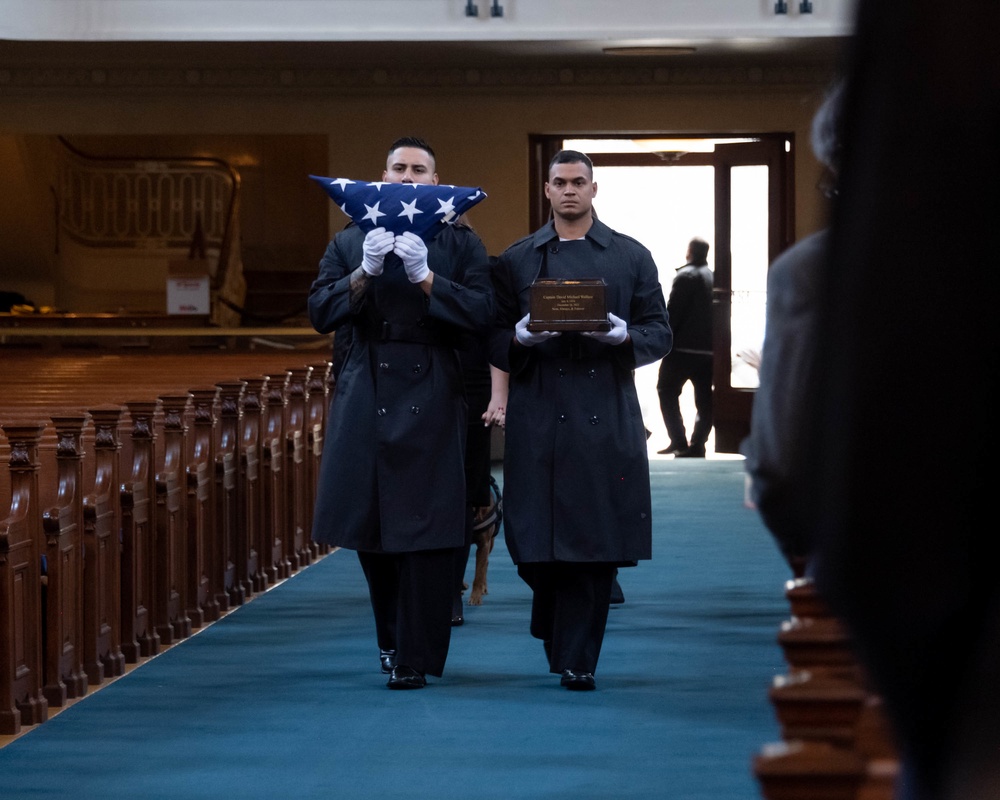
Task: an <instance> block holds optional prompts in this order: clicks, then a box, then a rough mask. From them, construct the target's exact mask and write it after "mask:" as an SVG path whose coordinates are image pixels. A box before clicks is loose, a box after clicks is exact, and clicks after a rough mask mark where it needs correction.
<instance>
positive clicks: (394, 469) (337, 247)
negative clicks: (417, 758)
mask: <svg viewBox="0 0 1000 800" xmlns="http://www.w3.org/2000/svg"><path fill="white" fill-rule="evenodd" d="M382 180H383V181H384V182H387V183H414V184H420V183H423V184H436V183H438V176H437V173H436V171H435V157H434V152H433V151H432V150H431V148H430V146H429V145H428V144H427V143H426V142H424V141H422V140H420V139H414V138H406V139H400V140H398V141H396V142H394V143H393V145H392V147H391V148H390V150H389V155H388V158H387V160H386V168H385V171H384V172H383V174H382ZM309 314H310V319H311V321H312V323H313V326H314V327H315V328H316V330H318V331H319V332H321V333H329V332H330V331H333V330H334V329H336V328H338V327H339V326H341V325H342V324H343V323H345V322H349V323H351V330H352V336H351V343H350V347H349V349H348V351H347V353H346V356H345V357H344V363H343V367H342V368H341V370H340V373H339V375H338V376H337V388H336V392H335V395H334V399H333V401H332V402H331V406H330V416H329V422H328V426H327V431H326V436H325V438H324V445H323V461H322V466H321V470H320V485H319V495H318V499H317V503H316V513H315V521H314V525H313V533H312V535H313V538H314V539H315V540H316V541H317V542H322V543H325V544H330V545H335V546H338V547H343V548H346V549H350V550H355V551H357V553H358V559H359V560H360V562H361V566H362V568H363V570H364V573H365V577H366V579H367V580H368V588H369V593H370V596H371V603H372V610H373V612H374V615H375V627H376V634H377V638H378V646H379V651H380V660H381V668H382V671H383V672H386V673H389V675H390V677H389V683H388V685H389V687H390V688H392V689H417V688H422V687H423V686H424V685H426V678H425V675H434V676H440V675H441V674H442V672H443V670H444V664H445V659H446V657H447V654H448V646H449V643H450V638H451V617H452V599H453V598H452V595H453V591H452V588H453V586H454V575H455V569H456V568H455V563H456V557H457V553H458V551H459V550H460V549H461V548H462V547H463V546H464V544H465V541H466V497H465V467H464V462H465V436H466V400H465V395H464V389H463V382H462V370H461V366H460V363H459V356H458V348H460V347H461V346H463V337H465V336H469V335H478V336H483V335H485V334H486V333H487V331H488V328H489V323H490V320H491V319H492V315H493V299H492V292H491V289H490V279H489V260H488V257H487V254H486V249H485V248H484V246H483V244H482V242H481V241H480V239H479V237H478V236H477V235H476V234H475V233H474V232H473V231H472V229H471V228H469V227H468V226H466V225H463V224H461V223H460V222H459V223H456V224H453V225H450V226H447V227H444V228H443V229H442V230H440V232H439V233H437V235H436V236H435V237H434V238H432V239H431V241H430V242H424V241H423V240H422V239H421V238H420V237H419V236H417V235H415V234H414V233H412V232H410V231H407V232H405V233H402V234H399V235H394V234H393V233H392V232H390V231H386V230H385V229H384V228H375V229H373V230H371V231H370V232H368V233H367V234H365V233H364V232H362V230H361V229H360V228H359V227H357V226H354V225H351V226H348V227H347V228H345V229H344V230H343V231H341V232H340V233H338V234H337V236H336V237H335V238H334V240H333V241H332V242H331V243H330V245H329V247H328V248H327V250H326V253H325V255H324V256H323V259H322V260H321V262H320V271H319V277H318V278H317V280H316V281H315V282H314V283H313V286H312V289H311V290H310V294H309Z"/></svg>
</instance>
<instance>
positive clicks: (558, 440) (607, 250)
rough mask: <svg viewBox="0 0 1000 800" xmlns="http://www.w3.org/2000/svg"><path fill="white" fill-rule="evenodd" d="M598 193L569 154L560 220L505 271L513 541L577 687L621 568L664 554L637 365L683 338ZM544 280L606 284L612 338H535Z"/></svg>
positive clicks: (554, 655) (501, 288)
mask: <svg viewBox="0 0 1000 800" xmlns="http://www.w3.org/2000/svg"><path fill="white" fill-rule="evenodd" d="M596 194H597V184H596V183H595V182H594V172H593V164H592V162H591V160H590V158H589V157H588V156H587V155H586V154H584V153H580V152H577V151H574V150H563V151H560V152H559V153H557V154H556V155H555V157H554V158H553V159H552V161H551V162H550V164H549V174H548V181H547V182H546V184H545V195H546V197H547V198H548V199H549V201H550V203H551V204H552V212H553V216H552V219H551V220H550V221H549V222H548V223H547V224H546V225H544V226H543V227H542V228H540V229H539V230H538V231H536V232H535V233H533V234H531V235H530V236H527V237H525V238H523V239H521V240H519V241H517V242H515V243H514V244H512V245H511V246H510V247H508V248H507V249H506V250H505V251H504V252H503V253H502V254H501V255H500V257H499V259H498V260H497V264H496V266H495V268H494V270H493V285H494V293H495V296H496V306H497V319H496V323H495V330H494V334H493V336H492V346H491V355H490V360H491V363H493V365H494V366H496V367H498V368H499V369H501V370H502V371H504V372H506V373H508V375H509V392H508V402H507V410H506V428H505V430H506V433H505V446H504V538H505V541H506V544H507V549H508V551H509V552H510V555H511V558H512V559H513V561H514V563H515V564H516V565H517V571H518V575H519V576H520V577H521V578H522V580H524V581H525V583H527V584H528V586H529V587H530V588H531V590H532V608H531V624H530V631H531V635H532V636H534V637H535V638H537V639H540V640H542V644H543V647H544V651H545V654H546V656H547V658H548V662H549V670H550V672H552V673H555V674H557V675H559V676H560V683H561V685H562V686H564V687H566V688H567V689H570V690H589V689H593V688H595V686H596V682H595V678H594V673H595V671H596V669H597V663H598V658H599V656H600V651H601V646H602V643H603V640H604V632H605V627H606V625H607V619H608V609H609V605H610V600H611V591H612V585H613V582H614V577H615V570H616V567H618V566H624V565H626V564H628V565H634V564H635V563H636V562H637V561H638V560H640V559H648V558H650V557H651V555H652V553H651V548H652V522H651V515H650V506H651V501H650V488H649V463H648V460H647V456H646V435H645V429H644V426H643V424H642V415H641V411H640V408H639V401H638V397H637V396H636V390H635V383H634V380H633V370H634V369H635V368H636V367H637V366H641V365H643V364H649V363H652V362H654V361H656V360H657V359H660V358H662V357H663V355H664V354H665V353H666V352H667V351H668V350H669V349H670V342H671V334H670V326H669V324H668V322H667V310H666V303H665V302H664V299H663V290H662V288H661V287H660V283H659V280H658V277H657V270H656V264H655V263H654V262H653V258H652V256H651V255H650V253H649V251H648V250H647V249H646V248H645V247H643V246H642V245H641V244H639V243H638V242H637V241H635V240H634V239H631V238H629V237H628V236H624V235H622V234H619V233H617V232H615V231H613V230H612V229H611V228H609V227H608V226H607V225H605V224H604V223H602V222H600V221H599V220H598V219H596V218H595V217H594V214H593V201H594V197H595V196H596ZM536 278H554V279H558V278H569V279H596V278H603V279H604V280H605V282H606V284H607V289H606V296H607V298H608V312H609V313H608V322H609V326H610V330H607V331H588V332H565V333H561V332H558V331H532V330H529V329H528V323H529V320H530V315H529V313H528V304H529V296H530V292H529V287H530V285H531V284H532V282H533V281H535V279H536Z"/></svg>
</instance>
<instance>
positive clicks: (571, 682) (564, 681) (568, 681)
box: [559, 669, 597, 692]
mask: <svg viewBox="0 0 1000 800" xmlns="http://www.w3.org/2000/svg"><path fill="white" fill-rule="evenodd" d="M559 685H560V686H565V687H566V688H567V689H569V690H570V691H574V692H588V691H590V690H591V689H596V688H597V684H596V683H595V682H594V673H592V672H577V671H576V670H575V669H564V670H563V671H562V678H560V679H559Z"/></svg>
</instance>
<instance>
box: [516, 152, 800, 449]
mask: <svg viewBox="0 0 1000 800" xmlns="http://www.w3.org/2000/svg"><path fill="white" fill-rule="evenodd" d="M530 146H531V159H530V169H531V172H530V176H529V183H530V190H531V202H530V204H529V213H530V219H529V225H530V229H531V230H535V229H536V228H538V227H540V226H541V225H543V224H544V223H545V222H546V220H547V219H548V215H549V207H548V203H547V201H546V200H545V195H544V191H543V187H544V184H545V180H546V178H547V174H548V162H549V160H550V159H551V157H552V156H553V155H554V154H555V153H556V152H557V151H558V150H559V149H561V148H562V147H564V146H565V147H570V148H572V149H579V150H582V151H583V152H586V153H587V154H588V155H589V156H590V157H591V159H592V160H593V162H594V170H595V180H596V181H597V183H598V194H597V198H596V200H595V204H594V208H595V210H596V211H597V213H598V215H599V216H600V218H601V219H602V220H603V221H605V222H606V223H608V224H609V225H610V226H611V227H612V228H615V229H616V230H618V231H620V232H621V233H625V234H628V235H629V236H633V237H634V238H636V239H638V240H639V241H640V242H642V243H643V244H644V245H646V247H648V248H649V249H650V250H651V251H652V253H653V257H654V259H655V260H656V263H657V266H658V267H659V270H660V282H661V284H662V285H663V290H664V293H669V291H670V284H671V282H672V280H673V276H674V274H675V268H676V267H679V266H681V265H682V264H683V263H684V258H683V256H684V253H685V251H686V247H687V243H688V242H689V241H690V239H691V237H692V236H693V235H701V236H703V237H704V238H706V239H708V240H710V244H711V250H710V252H709V265H710V266H712V267H713V270H714V273H715V291H714V322H715V328H714V332H715V334H714V349H715V361H714V370H715V378H714V383H715V427H714V431H713V434H712V438H713V439H714V450H715V452H718V453H737V452H739V445H740V442H741V441H742V439H743V438H744V437H745V436H746V435H747V434H748V433H749V431H750V410H751V407H752V402H753V395H754V391H755V389H756V386H757V374H756V371H755V370H754V369H752V368H751V367H750V366H749V365H748V364H747V363H746V362H744V361H743V360H742V359H740V358H739V356H738V355H737V354H738V353H739V352H740V351H741V350H743V349H756V350H759V349H760V347H761V343H762V341H763V337H764V311H765V305H766V289H767V270H768V265H769V264H770V262H771V261H772V260H773V259H774V257H775V256H777V255H778V254H779V253H780V252H781V251H782V250H784V249H785V247H787V246H788V244H790V242H791V239H790V236H791V231H792V230H793V229H794V225H793V209H794V204H793V196H792V148H791V134H781V133H767V134H748V135H741V136H739V137H737V136H735V135H719V134H705V135H703V136H699V135H692V134H686V135H684V136H683V137H681V136H678V135H676V134H643V135H641V136H640V135H637V134H623V135H617V136H609V135H608V134H599V135H594V136H592V137H587V136H585V135H581V134H575V135H573V136H572V137H570V136H568V135H566V136H559V135H544V136H543V135H538V136H533V137H531V142H530ZM656 369H657V367H656V365H650V366H648V367H643V368H642V369H641V370H637V372H636V386H637V388H638V389H639V391H640V404H641V405H643V404H644V397H645V396H646V395H650V394H652V396H651V397H647V398H645V400H646V402H645V405H644V408H643V412H644V413H643V415H644V418H645V419H646V420H647V427H648V428H650V429H651V430H652V429H653V428H654V427H656V424H657V422H654V420H653V419H652V417H655V416H657V415H658V414H659V411H658V405H657V404H656V400H655V380H656V378H655V372H656ZM683 402H684V401H683V398H682V408H683ZM647 413H648V414H649V416H647ZM685 421H687V414H685ZM690 423H693V418H692V419H691V421H690V422H689V424H688V427H689V428H690Z"/></svg>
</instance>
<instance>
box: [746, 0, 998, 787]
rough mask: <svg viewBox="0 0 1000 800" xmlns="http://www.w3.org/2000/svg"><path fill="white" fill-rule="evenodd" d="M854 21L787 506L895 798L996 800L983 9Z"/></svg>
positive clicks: (990, 205)
mask: <svg viewBox="0 0 1000 800" xmlns="http://www.w3.org/2000/svg"><path fill="white" fill-rule="evenodd" d="M857 14H858V16H857V25H856V32H855V35H854V37H853V40H852V42H851V50H850V53H849V60H848V65H847V66H848V70H847V85H846V89H845V96H844V109H843V130H842V137H841V141H842V142H843V151H842V158H841V169H840V175H839V177H838V182H837V189H838V194H837V197H836V198H835V201H834V204H833V213H832V217H831V226H830V244H829V249H828V253H827V258H826V259H825V263H824V265H823V270H822V272H821V275H820V279H819V298H820V307H819V313H818V317H817V324H816V346H817V358H816V363H817V365H818V366H817V368H816V369H815V370H814V374H813V376H812V378H811V380H810V383H809V385H808V387H807V391H806V395H805V400H804V402H805V404H806V409H805V412H804V413H805V414H806V420H807V424H806V426H805V432H804V434H805V446H804V447H803V449H802V457H801V458H800V459H799V460H800V462H801V469H800V471H799V472H800V474H801V475H802V476H803V477H802V480H801V483H800V485H799V486H798V487H797V488H796V491H793V492H791V493H790V494H789V501H788V502H789V503H791V504H793V506H794V508H793V509H792V512H793V513H797V515H798V518H799V521H800V524H801V525H802V526H804V527H805V529H806V530H808V531H809V535H810V537H811V538H812V541H813V543H814V544H813V550H814V557H813V563H814V569H815V577H816V585H817V587H818V588H819V590H820V592H821V593H822V595H823V597H824V599H825V600H826V601H827V603H828V604H829V605H830V607H831V609H832V610H833V611H834V612H835V613H836V614H837V615H838V616H839V617H840V618H841V619H843V620H844V621H845V623H846V625H847V627H848V630H849V631H850V633H851V636H852V638H853V640H854V642H855V643H856V645H857V650H858V654H859V657H860V658H861V660H862V663H863V666H864V668H865V670H866V672H867V674H868V675H869V676H870V678H871V680H872V682H873V684H874V687H875V689H876V690H877V691H878V693H879V694H880V695H881V696H882V699H883V707H884V709H885V712H886V715H887V717H888V719H889V721H890V724H891V725H892V728H893V731H894V734H895V740H896V743H897V747H898V750H899V753H900V759H901V774H900V776H899V779H898V783H897V788H898V796H899V797H900V798H904V799H905V800H995V798H997V797H1000V691H998V690H997V686H998V682H1000V580H998V579H997V569H996V555H995V553H996V538H997V536H996V531H995V528H994V527H993V525H992V524H991V523H990V522H989V520H991V519H993V518H994V516H995V511H996V500H995V495H994V492H995V491H996V486H997V481H996V475H997V469H996V462H995V461H994V459H995V457H996V453H995V452H994V447H993V445H994V443H995V438H994V436H993V434H992V426H993V422H994V421H995V419H996V406H997V404H996V393H995V391H994V390H993V386H992V378H993V377H994V376H995V375H996V374H997V371H998V352H1000V350H998V348H997V342H996V302H997V296H998V291H997V290H998V286H997V283H998V281H997V268H996V264H997V253H996V251H997V247H996V242H995V241H994V240H993V236H992V235H991V234H990V232H991V231H993V230H994V229H995V226H996V208H997V203H996V200H995V198H996V187H997V186H998V185H1000V148H998V147H997V138H998V134H1000V58H998V57H997V52H996V32H997V31H998V30H1000V4H998V3H995V2H977V3H971V4H966V5H963V6H962V9H961V13H956V11H955V10H954V9H952V8H951V7H948V6H944V5H942V4H941V3H937V2H932V1H931V0H911V2H908V3H887V2H877V1H873V0H861V2H860V4H859V5H858V7H857ZM956 242H960V243H961V247H960V249H959V251H956V249H955V245H956ZM764 359H765V360H766V359H767V352H766V348H765V353H764ZM941 431H947V433H945V434H943V435H939V433H940V432H941Z"/></svg>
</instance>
